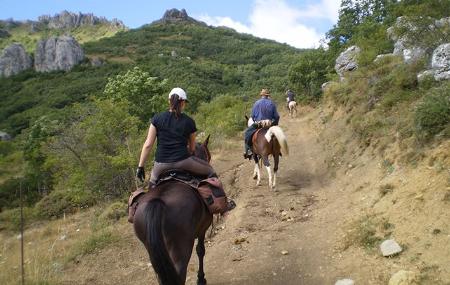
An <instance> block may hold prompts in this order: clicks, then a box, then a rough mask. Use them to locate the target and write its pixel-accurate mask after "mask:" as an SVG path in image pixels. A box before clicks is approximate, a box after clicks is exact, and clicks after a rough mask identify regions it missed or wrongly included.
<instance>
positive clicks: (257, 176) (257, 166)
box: [253, 154, 261, 186]
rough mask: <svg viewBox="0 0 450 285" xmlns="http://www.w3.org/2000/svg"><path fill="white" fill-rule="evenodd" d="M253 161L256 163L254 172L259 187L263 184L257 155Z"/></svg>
mask: <svg viewBox="0 0 450 285" xmlns="http://www.w3.org/2000/svg"><path fill="white" fill-rule="evenodd" d="M253 159H254V161H255V169H254V170H253V179H256V186H259V185H260V183H261V172H260V171H259V168H260V166H259V158H258V156H257V155H256V154H255V155H253Z"/></svg>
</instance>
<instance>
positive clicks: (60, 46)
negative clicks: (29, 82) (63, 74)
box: [34, 36, 84, 72]
mask: <svg viewBox="0 0 450 285" xmlns="http://www.w3.org/2000/svg"><path fill="white" fill-rule="evenodd" d="M83 59H84V52H83V50H82V49H81V47H80V45H79V44H78V42H77V41H76V40H75V39H74V38H73V37H71V36H61V37H51V38H49V39H47V40H41V41H39V42H38V43H37V46H36V51H35V63H34V67H35V69H36V71H39V72H48V71H54V70H65V71H68V70H70V69H72V67H74V66H75V65H76V64H78V63H80V62H81V61H82V60H83Z"/></svg>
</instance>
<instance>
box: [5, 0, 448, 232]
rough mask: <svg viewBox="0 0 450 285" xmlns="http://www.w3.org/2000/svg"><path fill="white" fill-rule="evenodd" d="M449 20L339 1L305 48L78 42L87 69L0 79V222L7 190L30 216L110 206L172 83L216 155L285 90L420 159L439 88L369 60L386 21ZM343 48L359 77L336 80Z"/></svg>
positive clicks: (181, 40) (173, 39)
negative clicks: (94, 62)
mask: <svg viewBox="0 0 450 285" xmlns="http://www.w3.org/2000/svg"><path fill="white" fill-rule="evenodd" d="M449 12H450V5H449V4H448V2H446V1H440V0H431V1H375V0H363V1H347V0H346V1H343V2H342V6H341V10H340V17H339V21H338V23H337V24H336V25H335V26H334V27H333V28H332V29H331V30H330V31H329V32H328V34H327V37H328V40H329V48H328V49H323V48H319V49H315V50H306V51H303V50H298V49H295V48H292V47H289V46H287V45H283V44H279V43H276V42H273V41H269V40H263V39H258V38H255V37H253V36H250V35H245V34H239V33H237V32H235V31H233V30H231V29H225V28H213V27H208V26H206V25H204V24H201V23H197V22H183V21H181V22H177V23H157V24H152V25H146V26H143V27H141V28H139V29H135V30H129V31H123V32H120V33H117V34H116V35H114V36H112V37H108V38H102V39H100V40H98V41H89V42H86V43H84V44H83V48H84V50H85V53H86V54H87V56H88V57H97V58H101V59H102V60H103V62H104V64H103V65H101V66H99V67H94V66H91V65H90V64H88V63H87V62H86V63H83V64H81V65H79V66H77V67H76V68H74V69H73V70H72V71H70V72H52V73H43V74H42V73H35V72H33V71H27V72H24V73H21V74H19V75H17V76H13V77H10V78H6V79H0V100H1V102H2V104H1V105H0V129H1V130H4V131H6V132H8V133H10V134H12V135H13V136H14V140H13V141H10V142H0V158H1V160H0V166H1V172H0V208H1V209H2V213H0V220H2V221H5V220H7V219H10V218H11V216H14V215H15V213H17V212H15V211H16V210H14V208H15V207H17V206H18V195H17V192H18V191H17V189H19V187H22V189H23V191H24V192H25V197H26V199H25V201H26V204H27V205H28V206H29V207H30V208H29V209H28V210H27V211H26V213H27V214H28V215H29V216H30V219H31V218H32V217H34V218H51V217H55V216H56V217H58V216H61V215H63V214H64V213H67V212H70V211H74V210H76V209H78V208H81V207H84V206H87V205H91V204H93V203H94V201H96V202H97V201H101V200H104V199H111V198H112V199H117V198H120V197H122V196H123V195H124V193H127V191H128V190H129V189H131V188H132V187H133V185H134V168H135V164H136V161H137V159H138V154H139V150H140V145H141V143H142V140H143V138H144V137H145V132H146V129H147V126H148V120H149V119H150V118H151V117H152V115H153V114H154V113H156V112H158V111H161V110H164V109H165V108H166V106H165V105H166V95H167V92H168V90H170V89H171V88H172V87H174V86H180V87H183V88H184V89H185V90H187V92H188V94H189V99H190V103H189V105H188V112H189V113H190V114H192V115H193V116H194V117H195V118H196V120H197V123H198V125H199V129H200V130H201V131H203V132H207V133H209V134H212V137H213V140H214V143H215V145H216V146H217V145H220V144H221V142H223V141H224V139H226V138H230V137H233V136H235V135H236V134H237V133H238V132H239V131H241V130H242V129H243V127H244V122H243V119H242V117H243V115H244V113H245V112H247V111H248V109H249V108H250V106H251V104H252V103H253V101H254V99H255V97H256V95H257V93H258V91H259V90H260V89H261V88H262V87H268V88H270V89H271V90H272V93H273V94H274V97H275V99H276V100H278V101H281V100H282V97H283V95H282V94H283V93H284V90H285V89H286V88H287V87H288V86H289V87H291V88H292V89H294V90H295V91H296V92H297V93H298V94H299V97H300V98H301V101H302V102H304V103H313V104H314V105H316V104H320V102H322V101H323V100H325V101H326V102H331V103H332V104H333V105H334V106H335V107H336V108H338V107H339V108H340V107H342V108H344V109H345V110H346V111H347V112H348V113H350V114H351V116H350V119H349V120H348V125H349V126H350V127H351V128H352V129H353V130H354V132H355V133H356V134H357V136H358V138H359V140H360V142H361V144H362V145H366V146H369V145H371V144H378V145H381V146H383V145H385V146H386V145H388V144H389V143H391V142H392V139H393V135H395V137H399V138H400V139H401V140H402V142H403V144H404V145H406V148H407V150H408V151H405V152H404V157H403V159H404V161H406V162H408V161H413V160H417V159H420V155H415V153H420V152H417V150H418V149H421V148H426V147H429V146H430V145H432V144H433V142H436V141H439V140H446V139H448V138H449V137H450V127H449V121H450V115H449V114H450V111H449V110H450V107H449V104H448V102H449V94H450V92H449V88H450V86H449V83H448V82H445V81H443V82H434V81H425V82H422V83H420V84H419V83H418V82H417V78H416V74H417V72H418V71H420V70H422V69H423V68H424V66H425V63H424V62H418V63H415V64H412V65H407V64H405V63H403V62H402V61H401V60H400V59H397V58H395V57H394V58H388V59H385V60H382V61H378V62H374V58H375V57H376V55H378V54H381V53H388V52H391V51H392V48H393V43H392V42H391V41H390V40H389V39H388V37H387V33H386V30H387V28H388V27H390V26H392V25H393V23H394V22H395V20H396V18H397V17H398V16H408V17H410V18H411V19H414V20H415V21H416V23H417V25H421V24H422V25H425V24H426V23H424V21H422V20H421V19H423V17H433V18H440V17H444V16H446V15H449ZM425 22H426V21H425ZM419 31H421V30H420V29H419ZM418 37H419V38H420V35H419V36H418ZM424 38H425V37H424ZM354 44H356V45H358V46H360V47H361V49H362V52H361V54H360V56H359V60H358V61H359V63H360V64H359V68H358V70H357V71H356V72H354V73H352V74H351V75H349V79H348V80H345V81H342V82H341V81H339V79H338V76H337V75H336V73H335V72H334V69H333V67H334V62H335V59H336V57H337V56H338V54H339V53H340V52H341V51H343V50H344V49H345V48H347V47H348V46H350V45H354ZM326 81H333V83H331V84H329V85H328V87H327V88H326V89H325V90H324V91H322V89H321V86H322V84H323V83H325V82H326ZM323 94H325V96H323ZM200 137H201V136H200ZM380 149H381V150H382V149H383V147H380ZM42 198H43V199H44V200H41V199H42ZM39 200H41V202H39V203H37V202H38V201H39ZM6 209H11V210H6ZM2 224H5V223H2ZM5 225H6V224H5ZM15 226H17V224H15V225H14V224H13V225H11V227H12V228H14V227H15Z"/></svg>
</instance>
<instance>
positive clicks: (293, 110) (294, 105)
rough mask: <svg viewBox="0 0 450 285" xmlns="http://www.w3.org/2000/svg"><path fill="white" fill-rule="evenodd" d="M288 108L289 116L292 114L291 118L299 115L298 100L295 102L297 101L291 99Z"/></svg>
mask: <svg viewBox="0 0 450 285" xmlns="http://www.w3.org/2000/svg"><path fill="white" fill-rule="evenodd" d="M288 109H289V116H290V117H291V118H293V117H296V116H297V102H295V101H290V102H289V103H288Z"/></svg>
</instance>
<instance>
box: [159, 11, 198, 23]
mask: <svg viewBox="0 0 450 285" xmlns="http://www.w3.org/2000/svg"><path fill="white" fill-rule="evenodd" d="M183 22H186V23H197V24H203V25H206V24H205V23H203V22H200V21H197V20H195V19H194V18H191V17H189V16H188V14H187V12H186V10H185V9H181V10H178V9H170V10H166V12H165V13H164V15H163V17H162V18H161V19H159V20H157V21H154V22H152V25H154V24H170V23H183Z"/></svg>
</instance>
